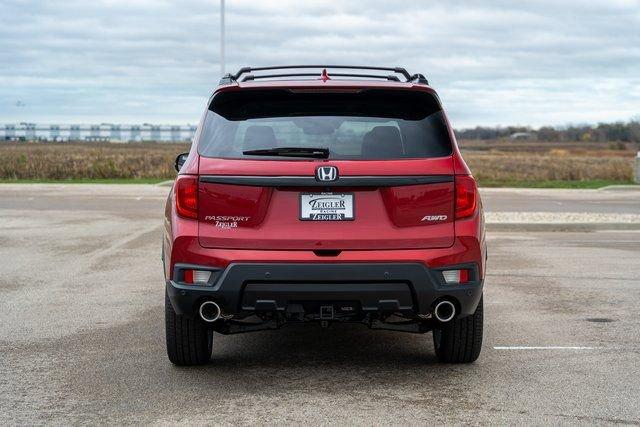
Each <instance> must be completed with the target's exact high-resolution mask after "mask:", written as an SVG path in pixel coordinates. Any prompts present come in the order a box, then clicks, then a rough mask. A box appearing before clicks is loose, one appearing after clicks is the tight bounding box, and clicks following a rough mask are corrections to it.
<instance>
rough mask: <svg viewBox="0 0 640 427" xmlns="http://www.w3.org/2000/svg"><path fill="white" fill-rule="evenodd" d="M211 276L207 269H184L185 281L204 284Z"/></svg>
mask: <svg viewBox="0 0 640 427" xmlns="http://www.w3.org/2000/svg"><path fill="white" fill-rule="evenodd" d="M210 278H211V271H208V270H184V282H185V283H201V284H206V283H208V282H209V279H210Z"/></svg>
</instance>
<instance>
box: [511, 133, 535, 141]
mask: <svg viewBox="0 0 640 427" xmlns="http://www.w3.org/2000/svg"><path fill="white" fill-rule="evenodd" d="M509 139H513V140H526V141H530V140H534V139H536V134H535V132H515V133H512V134H511V135H509Z"/></svg>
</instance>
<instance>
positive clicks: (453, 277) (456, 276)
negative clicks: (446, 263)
mask: <svg viewBox="0 0 640 427" xmlns="http://www.w3.org/2000/svg"><path fill="white" fill-rule="evenodd" d="M442 276H443V277H444V281H445V283H446V284H447V285H457V284H460V283H467V282H469V277H470V275H469V270H466V269H463V270H444V271H443V272H442Z"/></svg>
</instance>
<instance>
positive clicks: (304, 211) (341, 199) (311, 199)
mask: <svg viewBox="0 0 640 427" xmlns="http://www.w3.org/2000/svg"><path fill="white" fill-rule="evenodd" d="M353 219H354V215H353V194H338V193H300V220H302V221H352V220H353Z"/></svg>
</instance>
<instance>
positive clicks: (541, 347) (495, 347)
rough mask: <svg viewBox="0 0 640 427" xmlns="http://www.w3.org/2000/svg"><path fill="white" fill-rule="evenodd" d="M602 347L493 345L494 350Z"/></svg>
mask: <svg viewBox="0 0 640 427" xmlns="http://www.w3.org/2000/svg"><path fill="white" fill-rule="evenodd" d="M602 348H604V347H582V346H568V347H565V346H531V347H529V346H494V347H493V349H494V350H598V349H602Z"/></svg>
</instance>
